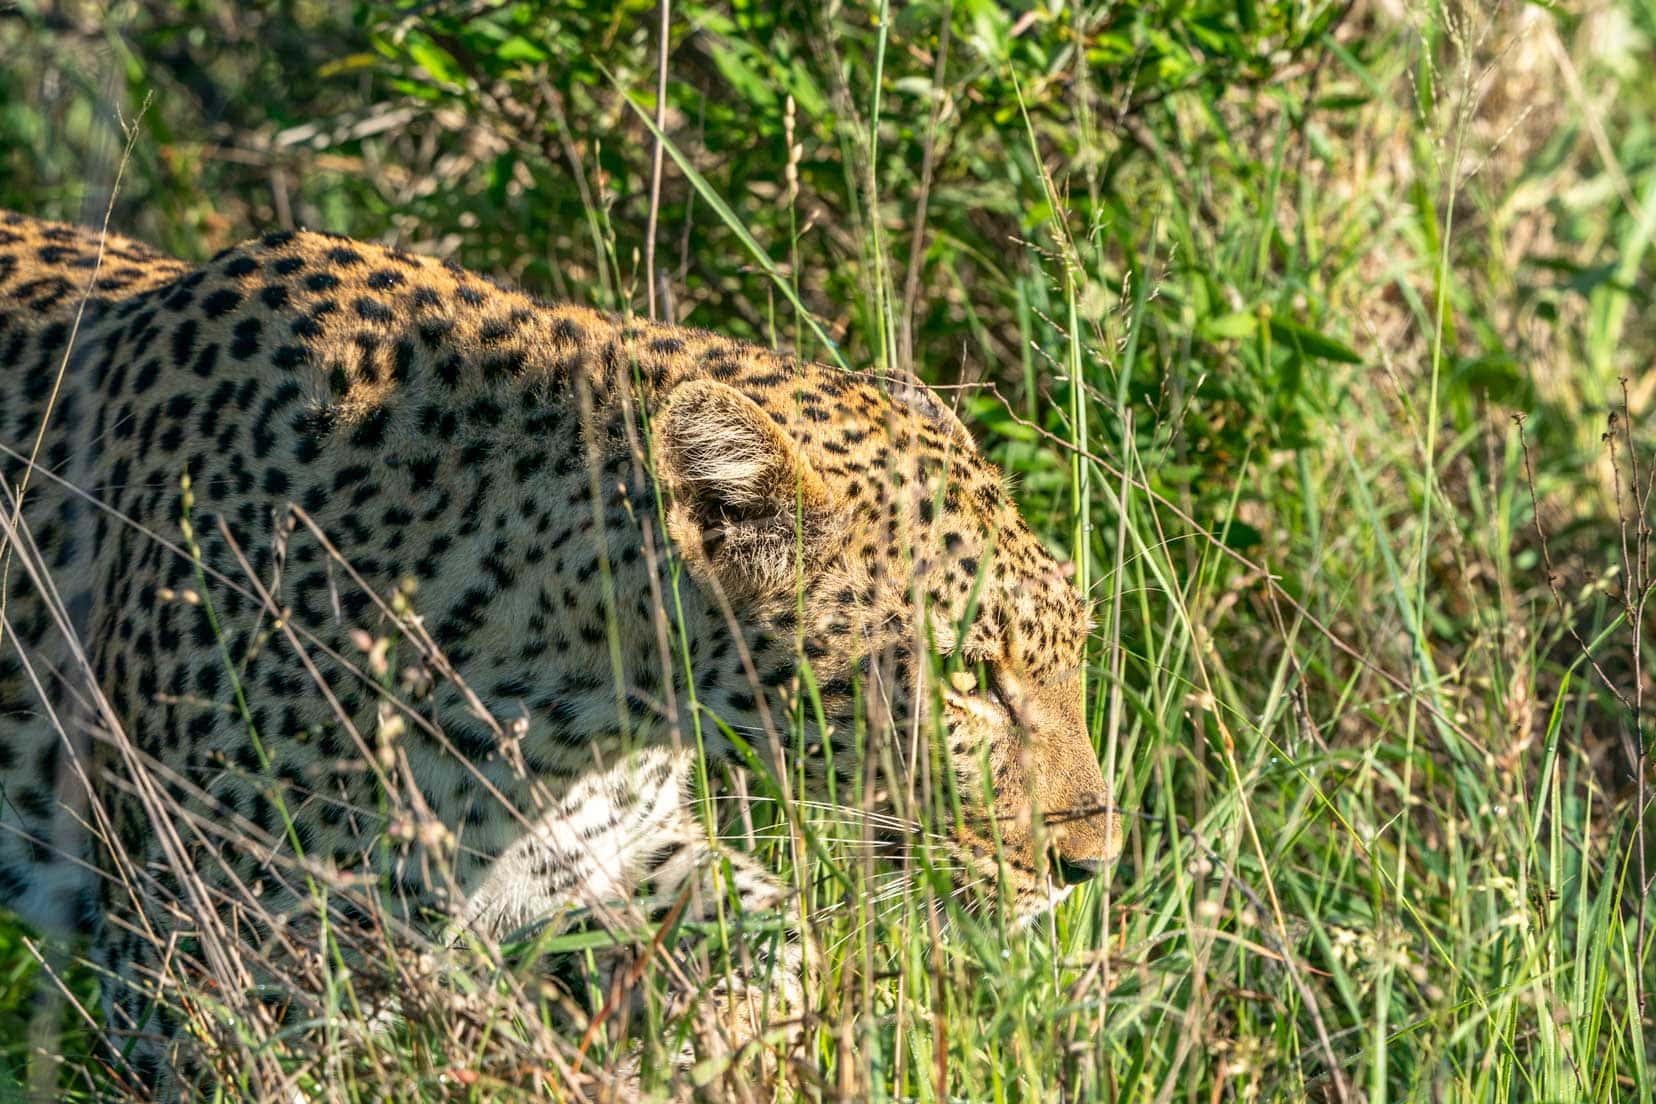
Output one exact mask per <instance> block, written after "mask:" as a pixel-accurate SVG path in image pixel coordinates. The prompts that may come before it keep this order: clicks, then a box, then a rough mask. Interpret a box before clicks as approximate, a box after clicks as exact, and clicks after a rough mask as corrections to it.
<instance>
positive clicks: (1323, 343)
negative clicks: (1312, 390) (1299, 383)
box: [1271, 317, 1363, 364]
mask: <svg viewBox="0 0 1656 1104" xmlns="http://www.w3.org/2000/svg"><path fill="white" fill-rule="evenodd" d="M1271 336H1272V337H1274V338H1276V339H1277V340H1278V341H1280V342H1282V343H1283V344H1284V345H1288V346H1291V347H1293V348H1296V349H1298V350H1299V351H1300V352H1301V353H1302V354H1304V355H1305V356H1311V357H1318V358H1320V359H1322V360H1333V361H1338V362H1339V363H1341V364H1361V363H1363V358H1362V357H1361V356H1359V355H1358V353H1357V350H1355V349H1353V348H1352V347H1351V346H1349V345H1347V344H1345V343H1344V342H1342V341H1337V340H1335V339H1334V338H1332V337H1329V336H1328V335H1327V334H1321V333H1318V332H1317V331H1316V330H1313V329H1311V328H1309V327H1307V326H1302V325H1300V324H1299V323H1298V322H1290V321H1288V320H1287V319H1285V318H1275V317H1273V318H1272V319H1271Z"/></svg>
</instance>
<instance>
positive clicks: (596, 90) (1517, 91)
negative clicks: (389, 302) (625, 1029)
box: [0, 0, 1656, 1101]
mask: <svg viewBox="0 0 1656 1104" xmlns="http://www.w3.org/2000/svg"><path fill="white" fill-rule="evenodd" d="M657 19H658V9H657V6H656V5H655V4H652V3H641V2H639V0H622V2H620V3H607V2H606V3H583V2H578V0H561V2H554V0H529V2H519V3H454V4H447V3H402V4H386V3H359V4H356V5H354V6H346V5H343V4H333V3H327V2H309V0H280V2H275V3H266V4H252V5H239V4H218V3H213V2H207V0H176V2H167V0H137V2H115V3H111V4H109V5H107V6H105V5H101V4H90V3H88V4H81V3H73V2H65V3H37V2H35V0H24V2H23V3H21V4H17V5H6V4H0V206H7V207H13V208H17V209H20V210H23V211H26V212H29V213H32V214H36V215H43V216H52V217H59V218H65V219H70V220H78V221H86V222H90V223H92V224H94V225H96V224H98V223H99V222H101V221H102V219H103V218H104V215H105V212H106V210H108V211H111V212H112V214H111V217H110V225H111V227H112V228H115V229H119V230H121V231H123V232H126V233H129V234H132V235H134V236H136V237H140V238H144V239H147V240H149V241H151V242H154V243H155V244H157V245H159V246H162V247H164V248H166V249H168V250H171V251H173V252H175V253H177V254H178V255H181V256H185V257H191V258H205V257H206V256H208V255H210V254H211V253H213V252H214V251H216V250H217V249H219V248H222V247H223V246H225V245H228V244H231V243H233V242H235V241H237V240H239V239H241V238H244V237H247V236H251V235H252V234H254V233H256V232H258V231H261V230H263V229H266V228H269V227H272V226H279V225H280V226H287V225H305V226H311V227H315V228H321V229H327V230H333V231H338V232H341V233H347V234H350V235H353V236H357V237H364V238H372V239H379V240H386V241H394V242H396V243H399V244H401V245H405V246H408V247H411V248H414V249H418V250H421V251H425V252H431V253H436V254H439V255H442V256H446V257H452V258H454V259H455V260H457V261H459V262H461V263H462V264H465V265H467V266H469V267H472V268H474V269H477V270H480V271H483V272H486V273H490V274H494V275H497V276H500V277H504V278H509V279H511V280H514V281H516V282H518V283H521V284H522V285H524V286H525V287H527V288H529V289H531V290H533V291H535V292H538V293H542V294H545V295H547V296H550V297H557V298H568V299H574V300H579V301H583V302H590V303H594V304H597V305H601V306H605V307H608V308H610V309H614V310H631V311H637V312H641V313H642V312H645V311H647V310H649V309H650V303H651V301H652V296H651V291H652V287H651V280H650V275H651V272H652V271H653V273H654V277H655V281H654V289H653V290H654V292H655V299H656V300H658V301H659V302H658V304H657V310H658V313H661V314H663V315H666V316H669V317H671V318H673V319H675V320H678V321H681V322H685V323H688V324H692V325H698V326H705V327H708V328H715V329H719V330H722V331H725V332H729V333H733V334H739V335H742V336H746V337H750V338H752V339H754V340H758V341H761V342H765V343H776V344H780V345H785V346H789V347H793V348H798V349H800V350H801V351H803V352H804V353H806V354H807V355H810V356H814V357H818V358H825V357H829V356H836V355H837V356H840V357H843V358H844V359H845V360H846V361H848V362H849V363H851V364H852V365H855V366H858V367H881V368H884V369H888V370H889V369H893V368H896V369H908V368H912V369H913V370H915V371H917V372H919V373H920V374H921V375H922V376H924V377H925V378H926V379H928V380H930V381H932V382H934V383H936V384H940V385H943V386H944V387H946V388H952V389H953V390H951V391H949V392H948V393H949V394H951V395H953V396H955V397H957V398H958V401H959V405H960V407H961V409H962V411H963V413H964V414H965V415H966V416H967V418H968V421H969V422H970V423H971V424H972V426H973V428H974V430H976V431H977V433H978V435H979V437H980V439H981V440H982V441H983V442H984V444H985V447H986V448H987V449H988V450H989V451H990V452H991V453H992V454H993V455H994V456H995V458H996V459H997V460H998V461H999V462H1000V463H1002V465H1003V466H1004V467H1005V468H1006V469H1007V470H1008V471H1009V473H1011V474H1012V475H1013V476H1015V477H1016V479H1017V481H1018V486H1019V497H1020V500H1021V501H1022V503H1023V505H1024V508H1025V511H1026V514H1027V515H1028V516H1029V518H1030V519H1031V522H1032V524H1034V525H1035V526H1036V528H1037V529H1038V530H1039V531H1040V532H1042V533H1043V534H1044V535H1045V536H1047V537H1048V538H1049V539H1050V542H1051V543H1052V544H1053V546H1054V547H1056V548H1058V549H1061V550H1063V551H1064V552H1065V553H1066V554H1067V555H1068V556H1069V557H1070V558H1071V559H1072V561H1073V562H1074V563H1075V565H1076V570H1077V573H1078V576H1079V578H1080V579H1081V581H1082V583H1083V584H1084V585H1086V586H1087V587H1088V588H1089V589H1090V590H1091V591H1092V593H1093V594H1094V596H1095V597H1096V598H1098V599H1099V602H1100V605H1099V610H1100V619H1101V629H1100V634H1099V639H1098V645H1097V652H1096V656H1095V659H1096V663H1095V666H1094V669H1093V671H1092V672H1091V674H1090V676H1089V681H1090V683H1091V684H1092V685H1093V687H1094V688H1095V690H1096V693H1095V694H1094V698H1093V705H1092V715H1093V724H1094V732H1095V735H1096V738H1097V740H1098V745H1099V749H1100V753H1101V756H1103V758H1104V760H1105V762H1106V764H1107V765H1108V767H1109V769H1110V770H1111V771H1112V773H1113V776H1114V777H1115V779H1116V781H1117V784H1118V786H1119V792H1120V793H1121V795H1122V797H1123V803H1124V805H1125V806H1126V807H1127V808H1128V809H1129V810H1131V811H1132V812H1133V813H1134V814H1136V815H1135V820H1134V827H1133V831H1132V832H1131V834H1130V839H1129V843H1128V851H1127V854H1126V856H1125V857H1124V860H1123V863H1122V866H1121V869H1120V871H1119V872H1118V874H1117V877H1116V880H1115V882H1114V884H1113V886H1111V887H1097V888H1094V889H1089V890H1088V891H1086V892H1085V893H1083V894H1081V895H1080V896H1079V898H1078V899H1076V900H1075V901H1074V902H1072V903H1071V904H1069V905H1066V906H1065V908H1064V909H1063V910H1062V911H1061V912H1060V914H1059V915H1058V917H1057V918H1056V920H1055V921H1054V922H1053V923H1052V925H1051V926H1050V927H1048V928H1046V929H1045V930H1043V931H1042V932H1040V933H1036V934H1033V935H1027V936H1026V935H1019V934H1015V933H1001V935H1000V937H999V938H1000V939H1001V940H1002V942H1000V943H999V944H993V943H989V944H986V943H983V942H981V941H978V942H973V941H971V940H965V941H962V945H958V946H956V945H952V944H951V949H950V951H949V958H948V967H947V971H948V974H947V976H948V977H949V978H950V979H951V981H952V982H954V984H951V985H950V986H948V987H947V988H946V989H939V990H938V991H937V992H935V993H933V992H931V991H930V990H929V988H928V987H927V986H925V985H918V986H906V985H905V983H904V979H924V978H926V977H928V976H930V972H931V971H932V969H933V964H932V963H931V962H929V961H920V960H918V959H915V960H913V961H911V960H910V959H911V958H912V957H913V955H911V954H910V952H909V951H908V950H905V946H907V947H908V948H910V949H912V946H913V940H912V939H910V940H909V941H908V943H907V944H905V941H904V940H905V936H908V935H911V934H912V931H911V930H910V929H908V928H905V927H904V926H903V925H905V924H919V923H923V921H921V920H919V919H916V918H915V915H914V914H910V915H909V918H908V919H907V920H904V919H903V918H902V917H901V916H899V917H898V918H897V919H895V920H894V921H892V922H891V923H892V924H893V925H894V926H893V927H889V928H885V929H882V930H881V931H880V932H879V933H877V942H878V945H879V947H880V948H881V950H880V951H879V954H881V955H884V956H886V957H885V958H884V959H882V960H881V961H883V962H885V968H883V969H880V970H876V971H874V972H872V973H869V972H866V971H860V970H859V969H857V968H855V966H856V963H857V958H856V956H855V955H850V954H848V955H847V958H848V961H849V962H850V963H851V964H850V965H846V966H845V968H844V970H843V972H842V973H840V974H838V975H836V977H837V980H838V984H840V985H841V986H842V989H841V992H840V993H839V994H838V995H837V996H835V997H834V998H833V999H832V1000H829V1001H828V1002H827V1003H826V1004H825V1006H824V1008H823V1009H822V1013H823V1016H824V1018H825V1027H824V1030H823V1039H824V1040H825V1041H824V1043H823V1044H822V1046H821V1048H820V1050H819V1057H820V1058H821V1060H822V1063H823V1068H824V1069H825V1071H826V1073H827V1077H828V1083H829V1084H830V1085H831V1086H837V1087H838V1091H840V1092H841V1093H842V1094H844V1095H846V1096H849V1097H861V1096H863V1095H865V1094H872V1095H877V1096H888V1095H890V1096H902V1097H905V1098H909V1097H918V1098H922V1099H936V1098H939V1097H942V1096H948V1097H950V1098H967V1099H973V1100H979V1099H1041V1098H1048V1097H1058V1096H1063V1097H1066V1098H1088V1099H1094V1098H1096V1099H1135V1100H1136V1099H1146V1100H1166V1099H1172V1098H1181V1099H1190V1100H1196V1099H1201V1100H1219V1099H1237V1098H1240V1099H1256V1098H1267V1099H1276V1098H1281V1099H1303V1098H1305V1097H1307V1096H1316V1097H1319V1098H1320V1097H1327V1098H1330V1099H1338V1098H1340V1097H1341V1096H1342V1095H1344V1096H1346V1098H1349V1099H1359V1098H1365V1099H1368V1100H1372V1101H1380V1100H1385V1099H1389V1098H1420V1099H1427V1098H1429V1099H1455V1100H1458V1099H1466V1100H1471V1099H1479V1100H1483V1099H1491V1098H1499V1099H1510V1100H1519V1099H1538V1100H1565V1099H1578V1098H1580V1099H1595V1100H1606V1101H1608V1100H1621V1099H1637V1098H1640V1097H1641V1096H1643V1097H1644V1098H1648V1097H1649V1094H1650V1092H1651V1085H1652V1072H1651V1062H1652V1061H1653V1060H1656V1027H1653V1024H1652V1021H1651V1018H1650V1017H1651V1012H1650V1006H1649V1003H1648V992H1649V989H1650V987H1651V986H1652V985H1653V984H1656V969H1653V967H1652V961H1653V942H1656V935H1653V934H1652V924H1651V922H1650V920H1649V919H1648V918H1647V917H1646V915H1645V913H1646V909H1647V905H1648V900H1649V897H1650V893H1649V882H1648V877H1649V871H1650V869H1651V867H1652V865H1653V860H1656V849H1653V848H1650V847H1649V846H1648V845H1646V844H1645V843H1644V840H1645V831H1644V829H1645V828H1647V827H1651V826H1656V825H1641V823H1640V818H1639V816H1638V815H1637V810H1638V809H1640V808H1648V804H1647V799H1648V794H1649V785H1650V782H1651V779H1650V777H1649V767H1648V756H1647V753H1646V749H1647V748H1648V746H1649V736H1648V734H1647V730H1648V720H1646V719H1645V718H1643V716H1642V709H1643V705H1642V703H1643V694H1644V692H1645V690H1646V689H1647V687H1648V680H1649V674H1648V663H1647V662H1645V661H1641V657H1640V656H1641V653H1640V648H1641V647H1642V644H1643V642H1644V640H1645V637H1646V635H1647V632H1648V630H1647V629H1646V627H1645V626H1644V624H1643V620H1642V610H1643V607H1642V600H1643V598H1644V596H1645V595H1646V593H1647V589H1648V582H1649V573H1648V563H1647V562H1645V561H1644V560H1643V556H1642V551H1641V550H1642V549H1643V547H1644V542H1645V541H1646V540H1647V539H1648V525H1647V518H1648V510H1647V502H1648V499H1646V498H1645V497H1643V494H1642V489H1643V487H1644V485H1645V482H1646V481H1648V479H1649V474H1650V471H1651V470H1652V466H1653V460H1656V458H1653V457H1652V455H1651V451H1650V447H1649V446H1650V440H1649V433H1648V420H1647V413H1648V411H1649V408H1650V403H1651V399H1652V395H1653V393H1656V372H1651V371H1650V370H1649V369H1650V365H1651V363H1652V356H1653V353H1656V331H1653V328H1652V327H1651V326H1650V325H1649V324H1648V320H1649V318H1650V306H1651V303H1650V291H1649V288H1650V283H1651V281H1650V273H1651V267H1652V262H1651V259H1650V245H1651V237H1652V233H1653V231H1656V133H1653V123H1652V120H1656V83H1653V82H1651V81H1650V79H1649V74H1650V72H1651V71H1652V68H1653V65H1656V51H1653V42H1656V7H1652V5H1651V4H1650V3H1649V2H1648V0H1584V2H1583V3H1581V4H1578V5H1574V6H1572V7H1568V8H1566V7H1564V6H1558V7H1550V6H1546V5H1541V4H1533V5H1529V4H1520V3H1505V4H1494V5H1467V6H1464V7H1463V6H1457V5H1443V4H1436V3H1415V2H1411V0H1345V2H1321V0H1223V2H1221V0H1120V2H1096V0H1080V2H1078V3H1074V4H1070V5H1059V4H1056V3H1043V4H1036V5H1024V4H1016V5H1009V4H1002V3H996V2H991V0H955V2H952V3H949V2H944V3H936V2H931V0H916V2H913V3H906V4H901V5H891V6H889V7H887V6H872V7H871V6H868V5H861V4H841V3H837V2H826V3H820V4H809V5H792V4H784V3H775V2H771V3H766V2H757V0H744V2H737V3H732V4H728V5H724V4H711V5H710V4H700V3H673V4H672V5H671V19H670V26H671V33H670V37H669V42H668V53H667V59H666V67H667V82H666V91H667V95H666V98H665V101H664V102H663V103H661V104H660V105H658V104H657V102H656V96H655V88H656V81H657V66H658V63H659V61H660V54H659V46H660V42H659V39H658V36H657V31H656V27H657ZM146 102H148V108H147V110H146V109H143V108H142V106H141V105H143V104H145V103H146ZM658 107H659V110H660V112H661V118H662V120H663V123H664V133H665V134H666V136H667V138H668V139H669V141H670V144H671V146H672V148H673V150H674V151H676V152H674V153H673V154H672V155H671V156H668V157H667V159H666V162H665V168H664V172H663V173H662V182H661V185H660V196H659V203H658V204H653V203H652V186H651V181H652V154H653V146H654V141H653V136H652V129H651V125H650V124H649V123H648V122H647V120H648V119H649V118H650V117H651V116H652V115H653V114H654V113H655V112H657V110H658ZM123 124H125V125H135V126H136V127H137V128H138V137H137V141H136V143H135V145H134V147H133V155H132V158H131V162H130V164H128V165H127V166H126V167H125V169H124V173H119V174H118V166H119V163H120V159H119V154H120V151H121V149H122V147H123V145H124V142H125V139H124V136H123V133H122V126H123ZM692 171H693V174H694V175H692ZM118 175H119V180H118V186H117V176H118ZM652 215H653V218H654V225H655V227H656V232H655V253H654V257H653V262H652V261H651V260H650V259H649V258H648V257H647V255H646V254H647V245H646V243H647V241H648V240H649V227H650V226H651V225H652ZM796 304H797V305H796ZM800 307H803V310H801V309H800ZM810 319H814V320H815V322H816V323H817V325H812V324H811V323H810V321H808V320H810ZM1613 411H1614V412H1617V413H1618V414H1619V417H1618V418H1617V419H1616V420H1615V421H1614V422H1613V423H1612V422H1611V421H1609V420H1608V419H1609V416H1610V415H1611V413H1612V412H1613ZM1517 416H1522V418H1523V421H1522V423H1521V429H1520V423H1519V422H1518V421H1517ZM1635 464H1637V465H1638V466H1637V468H1636V469H1635V466H1634V465H1635ZM1538 522H1539V527H1538V524H1537V523H1538ZM1542 532H1545V533H1546V534H1547V540H1546V541H1545V542H1543V541H1542V539H1541V537H1540V534H1541V533H1542ZM1583 641H1586V642H1591V643H1592V645H1593V659H1594V662H1593V663H1588V662H1586V660H1585V659H1584V655H1583V649H1582V647H1581V642H1583ZM1645 819H1646V821H1648V820H1649V817H1648V814H1647V816H1646V818H1645ZM1641 886H1644V887H1645V888H1643V889H1641ZM21 938H22V937H21V934H20V933H17V932H14V931H9V930H8V931H6V932H5V933H4V934H3V935H0V939H3V947H4V952H3V955H0V964H4V965H5V968H6V969H7V970H8V971H9V976H8V977H7V978H6V979H5V985H6V988H5V989H4V991H3V994H0V999H3V1000H4V1001H5V1002H7V1003H8V1004H9V1007H10V1008H11V1009H12V1011H11V1012H9V1013H7V1015H9V1016H10V1017H11V1018H12V1019H11V1022H12V1023H13V1024H18V1023H19V1022H20V1021H19V1019H18V1017H20V1016H21V1015H22V1013H21V1011H19V1009H21V1008H22V1006H23V999H24V994H25V993H26V991H27V989H28V986H29V984H31V982H30V974H31V971H32V970H33V965H32V963H33V959H32V957H31V956H30V955H29V954H28V953H27V952H26V951H25V949H24V948H23V945H22V943H21V942H20V940H21ZM918 953H919V952H913V954H914V955H917V954H918ZM871 961H872V959H871ZM893 979H896V980H893ZM88 984H89V983H88ZM865 998H866V999H865ZM860 1009H872V1010H875V1012H876V1014H874V1015H871V1016H867V1015H865V1016H860V1017H853V1015H852V1012H853V1011H856V1010H860ZM848 1024H854V1026H844V1025H848ZM939 1024H941V1025H944V1027H945V1028H946V1030H942V1031H937V1030H934V1028H935V1027H936V1025H939ZM846 1032H854V1035H855V1038H857V1039H858V1040H860V1042H859V1045H858V1047H857V1049H856V1051H855V1052H853V1051H852V1050H851V1049H850V1048H843V1049H842V1048H840V1047H837V1046H834V1045H830V1043H829V1041H830V1040H839V1039H848V1038H852V1037H853V1035H851V1034H846ZM7 1037H9V1038H13V1039H20V1038H22V1029H21V1027H18V1028H17V1030H15V1031H8V1032H7ZM22 1049H23V1048H22V1046H21V1044H19V1045H18V1046H17V1047H16V1048H14V1054H13V1057H14V1059H15V1060H16V1061H17V1062H21V1055H22ZM450 1058H452V1056H450ZM939 1071H940V1072H939ZM426 1072H427V1073H428V1074H431V1071H430V1070H427V1071H426ZM414 1084H415V1086H416V1088H414V1089H412V1090H411V1091H412V1092H413V1093H414V1094H415V1095H417V1096H418V1095H429V1096H434V1097H435V1096H443V1095H444V1094H446V1093H449V1092H451V1091H455V1090H454V1087H453V1086H454V1082H452V1080H451V1081H446V1082H445V1081H443V1080H442V1079H441V1078H440V1077H437V1076H436V1075H435V1074H431V1075H430V1076H429V1077H428V1078H427V1080H424V1081H419V1080H418V1079H416V1081H415V1082H414Z"/></svg>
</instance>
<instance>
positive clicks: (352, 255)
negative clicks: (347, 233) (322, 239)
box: [328, 246, 362, 268]
mask: <svg viewBox="0 0 1656 1104" xmlns="http://www.w3.org/2000/svg"><path fill="white" fill-rule="evenodd" d="M328 260H329V261H331V262H332V263H334V264H336V265H339V266H341V267H343V268H348V267H350V266H351V265H359V264H361V263H362V254H361V253H358V252H357V251H356V250H354V249H347V248H345V247H344V246H339V247H338V248H335V249H330V250H328Z"/></svg>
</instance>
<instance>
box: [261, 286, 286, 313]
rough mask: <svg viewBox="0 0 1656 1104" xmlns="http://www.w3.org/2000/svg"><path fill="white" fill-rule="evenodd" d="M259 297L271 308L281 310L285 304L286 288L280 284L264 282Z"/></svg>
mask: <svg viewBox="0 0 1656 1104" xmlns="http://www.w3.org/2000/svg"><path fill="white" fill-rule="evenodd" d="M259 299H260V301H261V302H263V303H264V305H265V306H267V307H269V308H270V309H271V310H281V309H282V308H283V307H285V306H287V302H288V289H287V288H285V287H283V286H282V285H281V284H266V285H265V287H264V288H263V290H261V291H260V292H259Z"/></svg>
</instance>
